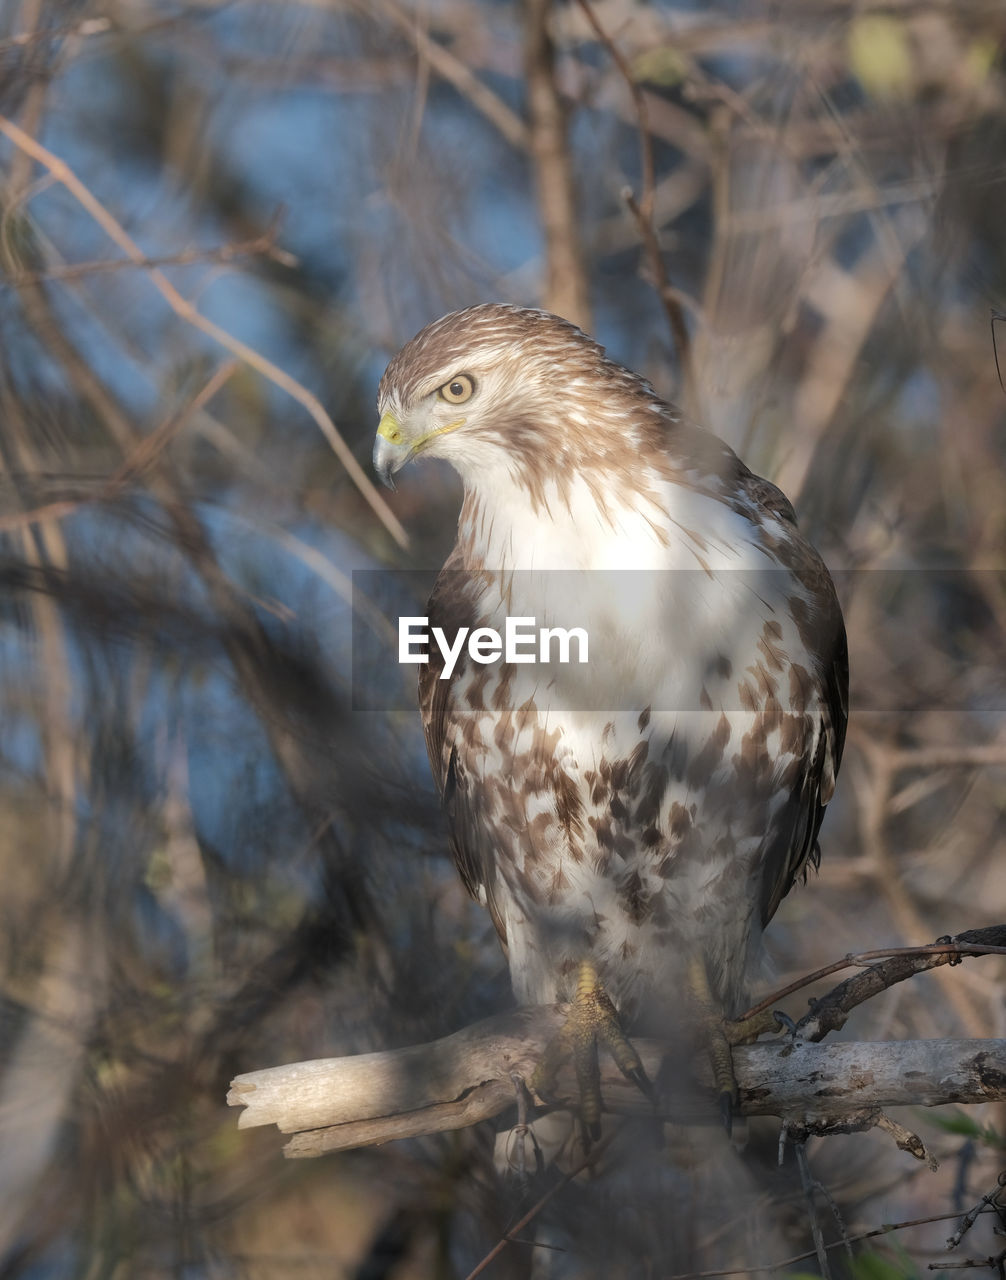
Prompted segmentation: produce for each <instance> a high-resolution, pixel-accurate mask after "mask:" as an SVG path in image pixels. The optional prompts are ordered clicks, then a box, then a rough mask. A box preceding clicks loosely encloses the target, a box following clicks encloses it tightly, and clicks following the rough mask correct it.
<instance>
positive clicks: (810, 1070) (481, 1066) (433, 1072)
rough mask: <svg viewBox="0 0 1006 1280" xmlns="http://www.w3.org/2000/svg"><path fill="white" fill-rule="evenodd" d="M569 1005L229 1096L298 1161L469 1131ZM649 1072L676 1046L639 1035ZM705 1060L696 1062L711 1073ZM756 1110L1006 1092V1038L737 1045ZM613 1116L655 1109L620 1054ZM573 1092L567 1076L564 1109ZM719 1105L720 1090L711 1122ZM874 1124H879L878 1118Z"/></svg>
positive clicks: (260, 1079) (562, 1081)
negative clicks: (625, 1072)
mask: <svg viewBox="0 0 1006 1280" xmlns="http://www.w3.org/2000/svg"><path fill="white" fill-rule="evenodd" d="M564 1011H565V1006H563V1005H544V1006H540V1007H537V1008H526V1009H519V1010H517V1011H515V1012H512V1013H507V1014H501V1015H499V1016H497V1017H493V1018H488V1019H486V1020H485V1021H483V1022H479V1023H476V1024H474V1025H473V1026H470V1027H466V1028H465V1029H464V1030H463V1031H459V1032H456V1033H455V1034H454V1035H451V1036H447V1037H445V1038H444V1039H442V1040H436V1041H434V1042H433V1043H431V1044H425V1045H413V1046H410V1047H409V1048H406V1049H394V1050H391V1051H389V1052H385V1053H368V1054H360V1055H356V1056H354V1057H348V1058H324V1059H319V1060H317V1061H314V1062H298V1063H293V1064H292V1065H290V1066H284V1067H270V1068H267V1069H266V1070H263V1071H252V1072H248V1073H246V1074H244V1075H240V1076H237V1077H236V1078H235V1080H234V1081H233V1082H232V1085H231V1091H230V1093H229V1094H228V1096H227V1101H228V1103H229V1104H230V1105H231V1106H243V1107H245V1108H246V1110H245V1111H244V1112H243V1114H242V1115H241V1117H240V1119H239V1121H238V1124H239V1127H241V1128H251V1127H255V1126H258V1125H266V1124H275V1125H276V1126H277V1127H278V1128H279V1129H280V1130H281V1131H282V1132H284V1133H293V1134H296V1137H294V1139H293V1140H292V1141H291V1142H290V1143H289V1144H288V1145H287V1148H286V1153H287V1155H289V1156H308V1155H312V1156H313V1155H320V1154H322V1153H323V1152H325V1151H338V1150H345V1149H348V1148H351V1147H360V1146H371V1145H375V1144H378V1143H382V1142H388V1141H390V1140H391V1139H394V1138H407V1137H416V1136H419V1135H420V1134H428V1133H437V1132H440V1131H442V1130H446V1129H460V1128H464V1127H466V1126H467V1125H471V1124H475V1123H476V1122H477V1121H479V1120H487V1119H491V1118H492V1117H493V1116H496V1115H499V1114H500V1113H501V1112H503V1111H505V1110H506V1109H507V1108H508V1107H510V1106H512V1105H513V1104H514V1102H515V1086H514V1081H513V1077H514V1075H517V1076H521V1077H523V1078H525V1079H526V1078H527V1077H529V1076H530V1074H531V1072H532V1070H533V1068H534V1065H535V1063H536V1062H537V1061H538V1060H539V1059H540V1057H541V1055H542V1053H543V1051H544V1048H545V1045H546V1044H547V1042H548V1041H549V1039H550V1038H551V1037H552V1036H554V1035H555V1033H556V1032H557V1030H558V1029H559V1027H560V1026H561V1024H562V1020H563V1016H564ZM634 1043H635V1045H636V1047H637V1049H638V1050H639V1053H640V1056H641V1058H642V1060H643V1064H644V1066H645V1068H646V1070H647V1073H648V1074H649V1075H650V1077H651V1079H657V1078H658V1077H659V1075H660V1067H661V1062H662V1060H663V1057H664V1054H665V1050H666V1046H664V1045H662V1044H661V1043H659V1042H657V1041H654V1040H636V1041H634ZM703 1065H704V1064H703V1062H702V1061H701V1060H700V1062H699V1063H698V1064H697V1066H698V1069H699V1070H700V1074H701V1068H702V1066H703ZM734 1068H735V1071H736V1074H737V1081H738V1085H739V1087H740V1101H739V1106H738V1110H739V1111H740V1113H742V1114H744V1115H775V1116H781V1117H784V1118H787V1117H789V1118H792V1119H793V1121H794V1122H795V1123H797V1124H799V1125H800V1126H802V1127H804V1128H807V1129H808V1131H811V1130H813V1131H823V1129H822V1128H821V1126H824V1127H825V1128H827V1130H828V1131H834V1130H835V1129H836V1128H840V1127H842V1124H843V1117H846V1116H847V1117H849V1119H850V1121H852V1120H854V1121H855V1126H856V1127H860V1128H861V1127H863V1117H864V1116H869V1115H871V1114H874V1113H879V1112H880V1110H881V1109H882V1108H884V1107H890V1106H908V1105H911V1106H926V1107H931V1106H939V1105H940V1104H942V1103H950V1102H956V1103H976V1102H988V1101H992V1100H1003V1099H1006V1040H917V1041H904V1042H901V1043H883V1044H859V1043H847V1044H834V1045H827V1046H823V1045H811V1044H806V1043H803V1042H797V1043H796V1044H791V1043H789V1042H788V1041H775V1042H770V1043H765V1044H756V1045H747V1046H744V1047H740V1048H737V1049H735V1050H734ZM601 1071H602V1087H603V1091H604V1098H605V1104H606V1106H607V1108H608V1110H609V1111H612V1112H614V1113H619V1114H626V1115H632V1114H637V1115H638V1114H646V1113H648V1112H649V1111H650V1104H649V1103H648V1102H647V1100H646V1099H645V1098H644V1097H643V1095H642V1094H641V1093H640V1092H639V1090H638V1089H637V1088H636V1086H635V1085H633V1084H631V1083H630V1082H629V1081H627V1080H625V1079H624V1077H623V1076H622V1075H621V1074H620V1073H619V1071H618V1068H617V1067H616V1066H615V1065H614V1063H611V1062H602V1064H601ZM574 1097H575V1083H574V1081H573V1079H572V1074H571V1073H570V1075H569V1076H566V1075H563V1074H560V1076H559V1079H558V1082H557V1087H556V1097H555V1099H553V1102H554V1103H555V1104H556V1105H562V1104H563V1103H565V1104H566V1105H569V1104H570V1103H571V1102H572V1100H573V1098H574ZM661 1114H662V1115H663V1116H664V1117H665V1118H667V1119H669V1120H684V1119H687V1120H688V1121H689V1123H695V1122H696V1120H698V1121H701V1120H702V1119H703V1118H704V1117H703V1116H702V1115H701V1114H700V1115H698V1116H697V1115H696V1094H695V1090H694V1087H690V1085H689V1082H684V1084H683V1086H682V1087H681V1088H676V1087H675V1086H674V1085H673V1084H672V1085H671V1086H669V1087H668V1086H665V1085H664V1083H663V1081H661ZM715 1116H716V1109H715V1104H714V1101H713V1098H712V1094H711V1093H710V1100H709V1118H710V1120H711V1121H714V1120H715ZM874 1122H876V1121H874Z"/></svg>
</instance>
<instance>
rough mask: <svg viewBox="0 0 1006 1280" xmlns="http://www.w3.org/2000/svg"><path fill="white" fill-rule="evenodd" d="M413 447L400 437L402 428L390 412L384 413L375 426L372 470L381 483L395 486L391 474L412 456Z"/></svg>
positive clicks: (391, 486) (390, 487) (390, 486)
mask: <svg viewBox="0 0 1006 1280" xmlns="http://www.w3.org/2000/svg"><path fill="white" fill-rule="evenodd" d="M414 451H415V448H414V446H413V445H411V444H408V443H406V441H405V440H404V439H403V438H402V428H401V427H400V426H399V424H398V419H397V418H396V417H395V415H394V414H392V413H386V414H385V415H384V417H383V418H382V419H381V422H380V425H379V426H378V428H377V439H376V440H375V441H374V470H375V471H376V472H377V474H378V476H379V478H380V480H381V483H382V484H386V485H387V486H388V488H389V489H393V488H394V487H395V482H394V480H392V478H391V477H392V476H393V475H394V474H395V472H396V471H400V470H401V469H402V467H404V466H405V464H406V463H407V462H408V460H409V459H410V458H411V457H412V454H413V453H414Z"/></svg>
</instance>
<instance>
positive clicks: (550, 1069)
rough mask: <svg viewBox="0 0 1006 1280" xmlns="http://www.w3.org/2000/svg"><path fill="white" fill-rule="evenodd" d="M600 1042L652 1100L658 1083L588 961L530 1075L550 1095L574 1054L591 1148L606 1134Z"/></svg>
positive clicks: (541, 1092)
mask: <svg viewBox="0 0 1006 1280" xmlns="http://www.w3.org/2000/svg"><path fill="white" fill-rule="evenodd" d="M599 1044H603V1045H604V1047H605V1048H606V1049H607V1050H608V1052H609V1053H610V1054H611V1056H612V1058H613V1059H614V1060H615V1064H616V1066H617V1067H618V1069H619V1070H620V1071H621V1072H622V1074H623V1075H624V1076H625V1077H626V1079H628V1080H632V1081H633V1082H634V1083H635V1084H636V1085H638V1087H639V1088H640V1090H642V1092H643V1093H644V1094H646V1096H647V1097H648V1098H649V1099H650V1100H651V1101H653V1100H654V1094H653V1087H652V1085H651V1084H650V1080H649V1077H648V1076H647V1074H646V1071H645V1070H644V1068H643V1064H642V1062H641V1060H640V1057H639V1054H638V1053H637V1052H636V1050H635V1049H634V1048H633V1046H632V1043H631V1041H630V1040H629V1038H628V1037H627V1036H626V1034H625V1032H624V1031H623V1030H622V1027H621V1024H620V1023H619V1021H618V1012H617V1010H616V1009H615V1006H614V1005H613V1004H612V1002H611V998H610V997H609V995H608V993H607V992H606V991H605V989H604V987H603V986H602V985H601V980H600V978H599V977H598V974H597V970H596V969H595V968H594V966H593V965H592V964H591V963H590V961H589V960H584V961H583V962H582V963H581V965H580V969H579V972H578V974H577V979H576V991H575V994H574V996H573V1000H572V1002H571V1004H570V1009H569V1014H568V1015H567V1017H566V1021H565V1023H564V1024H563V1026H562V1029H561V1030H560V1031H559V1034H558V1035H557V1036H556V1037H555V1038H554V1039H553V1040H552V1041H551V1042H550V1043H549V1044H548V1046H547V1048H546V1049H545V1053H544V1054H543V1056H542V1059H541V1061H540V1062H539V1063H538V1065H537V1067H536V1068H535V1070H534V1073H533V1074H532V1076H531V1080H530V1085H531V1088H532V1089H533V1090H534V1091H535V1093H537V1094H538V1095H539V1096H540V1097H543V1098H547V1097H548V1095H549V1093H550V1092H551V1090H552V1085H553V1083H554V1081H555V1078H556V1076H557V1074H558V1072H559V1068H560V1067H561V1066H562V1064H563V1063H564V1062H565V1061H567V1060H568V1059H570V1058H572V1060H573V1068H574V1070H575V1072H576V1082H577V1086H578V1089H579V1093H580V1116H581V1119H582V1121H583V1127H584V1135H585V1136H584V1142H585V1145H587V1146H589V1144H590V1141H595V1142H596V1141H597V1139H598V1138H600V1136H601V1111H602V1109H603V1101H602V1098H601V1072H600V1067H599V1065H598V1058H597V1048H598V1045H599Z"/></svg>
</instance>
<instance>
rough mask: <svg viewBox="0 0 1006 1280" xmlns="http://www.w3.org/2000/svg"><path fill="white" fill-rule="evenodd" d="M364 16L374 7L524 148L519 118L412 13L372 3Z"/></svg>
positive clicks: (385, 2)
mask: <svg viewBox="0 0 1006 1280" xmlns="http://www.w3.org/2000/svg"><path fill="white" fill-rule="evenodd" d="M360 7H361V8H363V9H364V11H365V12H367V13H368V14H372V11H373V8H378V9H380V10H381V12H382V13H383V14H384V15H385V16H386V17H387V18H389V19H390V20H391V21H392V22H393V23H394V24H395V26H396V27H398V28H399V30H400V31H402V32H403V33H404V34H405V36H406V37H407V38H408V39H409V40H410V41H411V42H412V44H413V45H414V46H415V49H416V52H417V54H418V55H419V56H420V57H421V58H425V60H426V61H427V62H428V63H429V64H430V66H431V67H432V68H433V70H434V71H435V72H436V73H437V75H438V76H440V78H441V79H443V80H446V81H447V83H448V84H449V85H451V86H452V87H453V88H454V89H456V90H457V92H458V93H460V94H461V96H462V97H464V98H467V99H468V101H469V102H470V103H471V104H472V106H473V107H475V109H476V110H477V111H480V112H481V113H482V114H483V115H484V116H485V117H486V119H487V120H489V121H490V122H491V123H492V124H494V125H495V126H496V128H497V129H498V130H499V131H500V133H501V134H502V135H503V137H504V138H506V140H507V142H509V143H510V145H511V146H513V147H519V148H521V149H524V148H525V147H527V145H528V132H527V129H526V128H525V127H524V122H523V121H522V120H521V118H520V116H518V115H516V114H515V113H514V112H513V111H511V110H510V108H509V107H508V106H507V104H506V103H505V102H504V101H503V99H502V98H500V97H498V96H497V95H496V94H495V93H493V91H492V90H491V89H490V88H489V87H488V85H486V84H483V82H482V81H481V80H480V79H479V78H478V76H477V75H476V74H475V73H474V72H473V71H472V69H471V67H469V66H468V64H467V63H465V62H463V61H462V60H461V59H460V58H459V57H457V55H456V54H454V53H452V52H451V51H450V50H449V49H447V48H445V47H444V46H443V45H442V44H438V43H437V41H436V40H434V39H432V37H431V36H430V35H429V34H428V33H427V32H426V31H424V30H423V28H422V26H421V25H420V23H419V21H418V19H417V17H416V15H415V14H412V13H409V12H407V11H406V10H405V9H403V8H402V7H401V5H398V4H396V3H394V0H375V3H374V5H373V6H371V5H362V6H360Z"/></svg>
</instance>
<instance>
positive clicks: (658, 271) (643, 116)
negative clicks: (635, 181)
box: [578, 0, 693, 408]
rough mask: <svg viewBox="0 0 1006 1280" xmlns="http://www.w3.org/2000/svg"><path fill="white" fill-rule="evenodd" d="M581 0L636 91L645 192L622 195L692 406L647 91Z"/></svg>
mask: <svg viewBox="0 0 1006 1280" xmlns="http://www.w3.org/2000/svg"><path fill="white" fill-rule="evenodd" d="M578 3H579V6H580V8H581V9H582V10H583V12H584V14H585V15H586V17H587V21H588V22H589V23H590V25H591V27H592V28H593V30H594V31H595V33H596V35H597V38H598V40H599V41H600V42H601V44H602V45H603V46H604V48H605V49H606V50H607V51H608V53H609V55H610V57H611V59H612V61H613V62H614V63H615V66H616V67H617V68H618V70H619V72H620V73H621V76H622V78H623V80H624V81H625V83H626V84H627V85H628V87H629V92H630V93H631V94H632V101H633V103H634V105H635V110H636V121H637V127H638V130H639V150H640V165H641V169H642V192H641V195H640V198H639V199H638V200H637V199H636V196H635V194H634V192H633V191H632V188H631V187H625V188H624V190H623V191H622V198H623V199H624V200H625V203H626V205H627V206H628V209H629V212H630V213H631V214H632V216H633V218H635V220H636V226H637V227H638V228H639V235H640V237H641V239H642V241H643V249H644V251H645V253H646V258H647V261H648V262H649V264H650V270H651V271H652V272H653V281H654V286H655V288H656V290H657V295H658V297H659V298H660V301H661V304H662V306H663V308H664V313H665V314H666V316H667V323H668V325H669V327H670V330H671V337H672V338H673V340H674V347H675V350H676V352H677V356H678V363H679V365H680V367H681V386H682V392H681V398H682V401H683V402H684V404H685V405H686V406H688V407H690V408H691V407H692V406H693V397H692V391H693V384H692V374H693V370H692V358H691V337H690V335H689V333H688V326H687V324H686V323H685V313H684V310H683V308H682V306H681V302H680V300H679V296H678V294H677V292H676V291H675V290H674V289H673V288H672V286H671V282H670V279H669V277H668V275H667V267H666V265H665V263H664V255H663V254H662V253H661V251H660V241H659V239H658V238H657V227H656V222H655V218H654V197H655V192H656V183H655V180H654V164H653V138H652V136H651V132H650V116H649V111H648V109H647V105H646V95H645V94H644V93H643V91H642V89H641V88H640V86H639V84H638V83H637V81H636V78H635V76H634V75H633V74H632V68H631V67H630V66H629V64H628V63H627V62H626V61H625V58H623V56H622V54H621V53H620V52H619V49H618V46H617V45H616V44H615V42H614V41H613V40H612V39H611V37H610V36H609V35H608V33H607V32H606V31H605V29H604V28H603V27H602V26H601V23H600V22H599V21H598V18H597V15H596V14H595V13H594V10H593V8H592V7H591V5H590V3H589V0H578Z"/></svg>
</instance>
